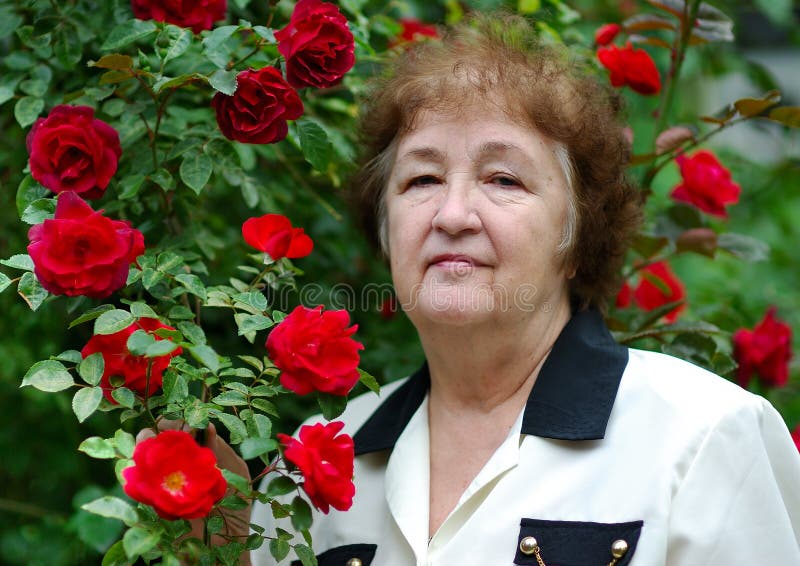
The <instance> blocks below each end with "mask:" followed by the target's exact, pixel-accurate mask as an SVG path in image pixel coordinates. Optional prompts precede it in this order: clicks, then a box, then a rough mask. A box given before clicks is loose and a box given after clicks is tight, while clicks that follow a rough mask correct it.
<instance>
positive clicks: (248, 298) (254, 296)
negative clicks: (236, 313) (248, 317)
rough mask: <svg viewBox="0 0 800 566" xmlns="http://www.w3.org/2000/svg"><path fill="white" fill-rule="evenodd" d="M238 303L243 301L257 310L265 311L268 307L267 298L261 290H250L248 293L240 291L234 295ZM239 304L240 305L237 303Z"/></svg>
mask: <svg viewBox="0 0 800 566" xmlns="http://www.w3.org/2000/svg"><path fill="white" fill-rule="evenodd" d="M233 300H234V301H236V303H241V304H243V305H247V306H248V307H250V308H252V309H253V310H254V311H255V312H257V313H258V312H263V311H265V310H266V309H267V298H266V297H265V296H264V294H263V293H260V292H259V291H250V292H248V293H238V294H236V295H234V296H233ZM236 306H238V305H236Z"/></svg>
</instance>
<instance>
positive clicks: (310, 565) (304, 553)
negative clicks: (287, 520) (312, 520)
mask: <svg viewBox="0 0 800 566" xmlns="http://www.w3.org/2000/svg"><path fill="white" fill-rule="evenodd" d="M292 520H294V515H292ZM294 552H295V554H297V557H298V558H299V559H300V562H301V563H302V564H303V566H319V565H318V564H317V557H316V555H315V554H314V551H313V550H311V549H310V548H309V547H307V546H306V545H304V544H296V545H294Z"/></svg>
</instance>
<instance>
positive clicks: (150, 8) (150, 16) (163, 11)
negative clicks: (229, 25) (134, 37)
mask: <svg viewBox="0 0 800 566" xmlns="http://www.w3.org/2000/svg"><path fill="white" fill-rule="evenodd" d="M227 8H228V3H227V0H131V9H132V10H133V15H134V16H136V17H137V18H139V19H142V20H156V21H158V22H168V23H170V24H175V25H176V26H181V27H185V28H192V31H193V32H194V33H200V32H201V31H203V30H206V29H211V28H212V27H213V26H214V22H218V21H219V20H224V19H225V11H226V10H227Z"/></svg>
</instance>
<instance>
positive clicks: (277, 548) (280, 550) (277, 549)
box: [269, 538, 289, 562]
mask: <svg viewBox="0 0 800 566" xmlns="http://www.w3.org/2000/svg"><path fill="white" fill-rule="evenodd" d="M269 552H270V554H272V557H273V558H274V559H275V562H280V561H281V560H283V559H284V558H286V556H287V555H288V554H289V543H288V542H286V541H285V540H283V539H280V538H274V539H272V540H271V541H269Z"/></svg>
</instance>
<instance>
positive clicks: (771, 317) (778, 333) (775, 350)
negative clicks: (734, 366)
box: [733, 307, 792, 387]
mask: <svg viewBox="0 0 800 566" xmlns="http://www.w3.org/2000/svg"><path fill="white" fill-rule="evenodd" d="M733 357H734V359H736V361H737V362H738V364H739V369H738V370H737V371H736V378H737V380H738V382H739V384H740V385H741V386H742V387H746V386H747V384H748V383H750V379H751V378H752V377H753V374H754V373H757V374H758V376H759V377H760V378H761V381H762V383H764V384H765V385H768V386H770V387H782V386H784V385H786V382H787V381H789V359H790V358H791V357H792V329H791V327H790V326H789V325H788V324H786V323H785V322H782V321H780V320H778V319H777V318H775V308H774V307H773V308H770V309H769V310H768V311H767V314H766V316H764V320H762V321H761V322H759V323H758V325H756V327H755V328H754V329H753V330H748V329H746V328H740V329H739V330H737V331H736V332H735V333H734V335H733Z"/></svg>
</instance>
